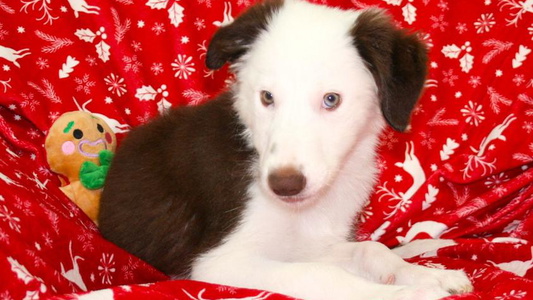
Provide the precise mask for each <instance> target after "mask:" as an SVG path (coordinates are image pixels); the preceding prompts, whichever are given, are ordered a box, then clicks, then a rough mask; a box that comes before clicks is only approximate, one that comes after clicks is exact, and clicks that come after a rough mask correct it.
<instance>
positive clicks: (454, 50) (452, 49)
mask: <svg viewBox="0 0 533 300" xmlns="http://www.w3.org/2000/svg"><path fill="white" fill-rule="evenodd" d="M441 52H442V54H444V56H446V57H448V58H458V57H459V54H461V48H459V47H457V45H455V44H454V45H448V46H444V47H443V48H442V51H441Z"/></svg>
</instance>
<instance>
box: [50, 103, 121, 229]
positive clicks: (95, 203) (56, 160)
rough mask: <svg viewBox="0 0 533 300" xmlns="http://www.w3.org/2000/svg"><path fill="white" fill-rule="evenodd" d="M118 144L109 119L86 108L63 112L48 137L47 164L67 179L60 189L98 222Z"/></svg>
mask: <svg viewBox="0 0 533 300" xmlns="http://www.w3.org/2000/svg"><path fill="white" fill-rule="evenodd" d="M116 145H117V140H116V136H115V134H114V133H113V131H112V130H111V128H110V127H109V126H108V125H107V124H106V122H105V121H103V120H102V119H101V118H98V117H96V116H95V115H93V114H91V113H88V112H84V111H74V112H67V113H65V114H63V115H61V116H60V117H59V118H58V119H57V120H56V121H55V122H54V124H52V127H50V130H49V132H48V135H47V137H46V141H45V148H46V156H47V160H48V164H49V165H50V168H51V170H52V171H54V172H56V173H58V174H60V175H63V176H64V177H65V178H66V180H62V182H63V184H64V185H63V186H62V187H61V188H60V189H61V190H62V191H63V192H64V193H65V194H66V195H67V196H68V197H69V198H70V199H71V200H72V201H73V202H74V203H76V204H77V205H78V206H79V207H80V208H81V209H82V210H83V211H84V212H85V213H86V214H87V215H88V216H89V217H90V218H91V219H92V220H93V221H94V222H95V223H96V220H97V217H98V210H99V207H100V195H101V193H102V187H103V185H104V180H105V176H106V175H107V171H108V169H109V164H110V162H111V159H112V156H113V153H114V151H115V148H116ZM62 179H63V178H62Z"/></svg>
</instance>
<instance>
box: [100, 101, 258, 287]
mask: <svg viewBox="0 0 533 300" xmlns="http://www.w3.org/2000/svg"><path fill="white" fill-rule="evenodd" d="M231 105H232V99H231V96H230V95H229V94H224V95H222V96H220V97H219V98H218V99H216V100H212V101H210V102H209V103H207V104H205V105H201V106H197V107H184V108H179V109H176V110H173V111H171V112H169V113H168V114H167V115H165V116H163V117H162V118H159V119H157V120H155V121H154V122H151V123H149V124H147V125H146V126H141V127H139V128H137V129H135V130H133V131H132V132H131V133H130V134H129V135H128V137H127V138H126V139H125V140H124V141H123V143H122V145H121V147H119V149H118V151H117V153H116V156H115V158H114V161H113V164H112V166H111V169H110V170H109V174H108V178H107V182H106V186H105V188H104V192H103V194H102V200H101V210H100V216H99V222H100V229H101V232H102V234H103V235H104V237H106V238H108V239H109V240H111V241H113V242H114V243H116V244H117V245H119V246H121V247H123V248H124V249H126V250H128V251H130V252H131V253H133V254H134V255H137V256H139V257H141V258H143V259H145V260H147V261H148V262H149V263H151V264H152V265H154V266H155V267H156V268H158V269H159V270H161V271H163V272H165V273H167V274H172V275H176V276H180V277H187V276H188V275H189V272H190V264H191V262H192V260H193V258H194V257H196V256H197V255H198V254H199V253H202V252H204V251H205V250H206V249H209V248H212V247H214V246H216V245H217V244H218V243H220V242H221V239H222V238H223V237H224V236H225V235H226V234H224V233H226V232H225V231H227V230H230V229H231V228H233V227H234V224H235V222H237V221H238V219H239V214H240V212H241V208H242V207H243V205H244V204H243V203H244V197H245V195H244V193H245V191H246V186H247V185H248V184H249V182H250V180H251V176H250V175H249V173H250V172H249V170H248V164H247V162H248V161H250V160H251V158H252V157H251V156H252V155H253V152H252V151H251V150H247V149H248V148H247V147H246V145H245V142H244V140H243V138H242V130H243V129H242V126H241V125H240V124H239V122H238V120H237V117H236V115H235V112H234V111H233V109H232V106H231ZM208 216H209V218H208ZM232 224H233V225H232Z"/></svg>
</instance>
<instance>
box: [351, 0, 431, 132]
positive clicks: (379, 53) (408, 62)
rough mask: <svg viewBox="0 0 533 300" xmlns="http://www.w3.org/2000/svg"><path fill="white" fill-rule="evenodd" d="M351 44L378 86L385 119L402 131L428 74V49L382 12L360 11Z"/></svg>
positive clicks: (353, 29)
mask: <svg viewBox="0 0 533 300" xmlns="http://www.w3.org/2000/svg"><path fill="white" fill-rule="evenodd" d="M351 35H352V36H353V37H354V45H355V47H356V48H357V50H358V51H359V54H360V55H361V57H362V58H363V60H365V62H366V63H367V66H368V68H369V70H370V72H371V73H372V75H373V76H374V80H375V81H376V83H377V86H378V92H379V98H380V102H381V109H382V112H383V115H384V117H385V119H386V120H387V122H388V123H389V124H390V125H391V126H392V127H393V128H394V129H396V130H399V131H404V130H405V128H406V127H407V125H408V124H409V119H410V115H411V111H412V110H413V108H414V106H415V104H416V102H417V101H418V98H419V97H420V94H421V92H422V88H423V87H424V83H425V80H426V74H427V59H428V58H427V49H426V47H425V45H424V44H423V43H422V42H421V41H420V40H419V39H418V38H417V37H416V35H415V34H409V33H408V32H407V31H405V30H400V29H397V28H395V27H394V25H393V23H392V20H391V18H390V17H389V16H387V15H386V14H385V13H384V12H383V11H381V10H378V9H370V10H366V11H364V12H362V13H361V15H360V16H359V17H358V18H357V21H356V23H355V25H354V27H353V28H352V30H351Z"/></svg>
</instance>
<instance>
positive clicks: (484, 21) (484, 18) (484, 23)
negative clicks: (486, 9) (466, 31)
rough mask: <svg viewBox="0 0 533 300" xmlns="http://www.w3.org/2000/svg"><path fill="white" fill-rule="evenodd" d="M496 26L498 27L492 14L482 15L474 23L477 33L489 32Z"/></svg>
mask: <svg viewBox="0 0 533 300" xmlns="http://www.w3.org/2000/svg"><path fill="white" fill-rule="evenodd" d="M494 25H496V21H494V15H493V14H492V13H490V14H482V15H481V17H479V18H478V19H477V21H476V22H474V27H475V28H476V32H477V33H485V32H489V31H490V30H491V28H492V27H494Z"/></svg>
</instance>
